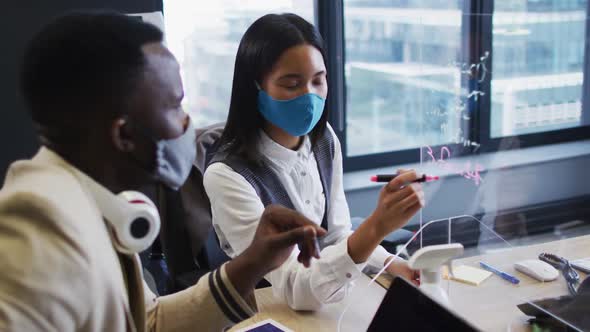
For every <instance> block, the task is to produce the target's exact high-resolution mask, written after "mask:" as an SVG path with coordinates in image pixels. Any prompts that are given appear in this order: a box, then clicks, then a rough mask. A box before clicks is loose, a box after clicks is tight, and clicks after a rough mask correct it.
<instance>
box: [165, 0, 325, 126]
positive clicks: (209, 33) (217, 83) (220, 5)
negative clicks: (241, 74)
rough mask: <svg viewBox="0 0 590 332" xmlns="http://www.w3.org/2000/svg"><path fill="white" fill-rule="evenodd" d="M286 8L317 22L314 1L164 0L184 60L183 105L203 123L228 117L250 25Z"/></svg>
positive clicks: (171, 42) (171, 38)
mask: <svg viewBox="0 0 590 332" xmlns="http://www.w3.org/2000/svg"><path fill="white" fill-rule="evenodd" d="M284 12H292V13H296V14H298V15H301V16H302V17H304V18H305V19H307V20H308V21H309V22H312V23H313V22H314V21H315V20H314V1H313V0H273V1H268V0H248V1H243V0H215V1H207V2H206V3H204V2H202V1H194V0H164V20H165V27H166V41H167V43H168V46H169V48H170V49H171V51H172V52H173V53H174V55H175V56H176V58H177V59H178V61H179V62H180V66H181V75H182V79H183V83H184V90H185V99H184V102H183V106H184V109H185V110H186V111H187V112H188V113H189V114H191V116H192V118H193V120H194V121H195V123H196V125H197V126H204V125H208V124H212V123H215V122H220V121H225V119H226V117H227V112H228V110H229V102H230V96H231V87H232V79H233V68H234V62H235V56H236V52H237V50H238V44H239V42H240V39H241V38H242V35H243V34H244V32H246V29H247V28H248V26H250V24H252V22H254V21H255V20H256V19H257V18H259V17H261V16H263V15H265V14H269V13H284Z"/></svg>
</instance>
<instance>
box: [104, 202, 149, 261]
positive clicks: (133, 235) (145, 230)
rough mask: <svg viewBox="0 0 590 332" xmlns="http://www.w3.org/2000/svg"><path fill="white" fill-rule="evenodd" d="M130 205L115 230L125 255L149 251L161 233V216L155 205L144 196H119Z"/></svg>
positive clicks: (114, 226)
mask: <svg viewBox="0 0 590 332" xmlns="http://www.w3.org/2000/svg"><path fill="white" fill-rule="evenodd" d="M119 197H121V198H123V199H124V200H125V201H126V202H127V203H128V204H127V205H126V207H125V209H122V210H121V212H122V215H121V216H120V218H118V222H116V223H113V222H111V225H112V226H113V228H114V229H115V233H116V237H117V242H118V247H119V248H118V249H119V250H120V251H122V252H125V253H129V254H132V253H138V252H141V251H143V250H145V249H147V248H148V247H149V246H150V245H151V244H152V243H153V242H154V240H155V239H156V237H157V236H158V234H159V232H160V214H159V213H158V210H157V209H156V206H155V204H154V203H153V202H152V201H151V200H150V199H149V198H148V197H147V196H145V195H144V194H142V193H139V192H136V191H124V192H122V193H120V194H119Z"/></svg>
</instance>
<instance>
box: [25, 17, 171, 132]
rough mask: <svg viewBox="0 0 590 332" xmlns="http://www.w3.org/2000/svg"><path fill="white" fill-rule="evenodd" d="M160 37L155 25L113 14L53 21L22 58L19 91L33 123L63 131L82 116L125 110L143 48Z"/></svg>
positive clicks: (139, 70)
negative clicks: (62, 129)
mask: <svg viewBox="0 0 590 332" xmlns="http://www.w3.org/2000/svg"><path fill="white" fill-rule="evenodd" d="M162 38H163V34H162V31H160V29H158V28H157V27H156V26H153V25H151V24H147V23H144V22H142V21H141V20H139V19H137V18H136V17H130V16H127V15H123V14H119V13H115V12H76V13H70V14H67V15H64V16H61V17H59V18H57V19H55V20H54V21H52V22H51V23H49V24H48V25H46V26H45V27H44V28H43V29H42V30H41V31H40V32H39V33H38V34H37V35H36V36H35V37H33V39H32V40H31V41H30V43H29V45H28V47H27V49H26V51H25V54H24V57H23V62H22V68H21V89H22V94H23V97H24V99H25V102H26V104H27V107H28V108H29V110H30V112H31V115H32V117H33V120H34V121H35V122H36V123H37V124H40V125H41V126H44V127H49V128H55V129H61V128H62V126H63V125H64V124H65V123H70V122H71V121H76V120H80V119H81V118H83V117H84V116H85V112H94V111H97V110H103V111H109V112H115V113H121V112H124V108H125V101H126V99H127V97H128V96H129V95H130V94H131V93H132V92H133V89H134V88H135V86H136V84H137V82H138V78H140V77H141V75H142V72H143V70H144V66H145V57H144V54H143V52H142V50H141V47H142V46H143V45H145V44H147V43H152V42H161V41H162ZM105 108H108V109H105ZM86 114H87V113H86ZM64 129H65V128H64Z"/></svg>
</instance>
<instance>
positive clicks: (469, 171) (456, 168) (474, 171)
mask: <svg viewBox="0 0 590 332" xmlns="http://www.w3.org/2000/svg"><path fill="white" fill-rule="evenodd" d="M426 150H427V151H426V153H427V154H428V156H429V157H430V160H429V162H432V163H434V164H436V165H438V166H440V167H441V168H443V169H444V170H446V171H448V172H452V173H456V174H459V175H460V176H462V177H464V178H466V179H468V180H473V182H474V183H475V185H476V186H479V184H480V183H481V182H483V179H482V178H481V174H480V173H481V172H483V171H484V168H483V166H482V165H481V164H479V163H475V164H473V165H472V163H471V161H467V162H465V163H464V164H462V165H461V164H457V163H449V162H448V160H449V159H451V150H449V148H448V147H446V146H443V147H442V148H441V149H440V151H439V156H438V158H437V157H436V156H435V152H434V151H433V150H432V148H431V147H430V146H426Z"/></svg>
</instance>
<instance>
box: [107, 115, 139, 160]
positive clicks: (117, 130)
mask: <svg viewBox="0 0 590 332" xmlns="http://www.w3.org/2000/svg"><path fill="white" fill-rule="evenodd" d="M131 137H132V135H131V129H130V125H129V122H128V121H127V119H125V118H117V119H116V120H115V121H113V123H112V125H111V140H112V141H113V144H114V145H115V147H116V148H117V149H118V150H119V151H121V152H131V151H133V150H134V149H135V143H133V140H132V139H131Z"/></svg>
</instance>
